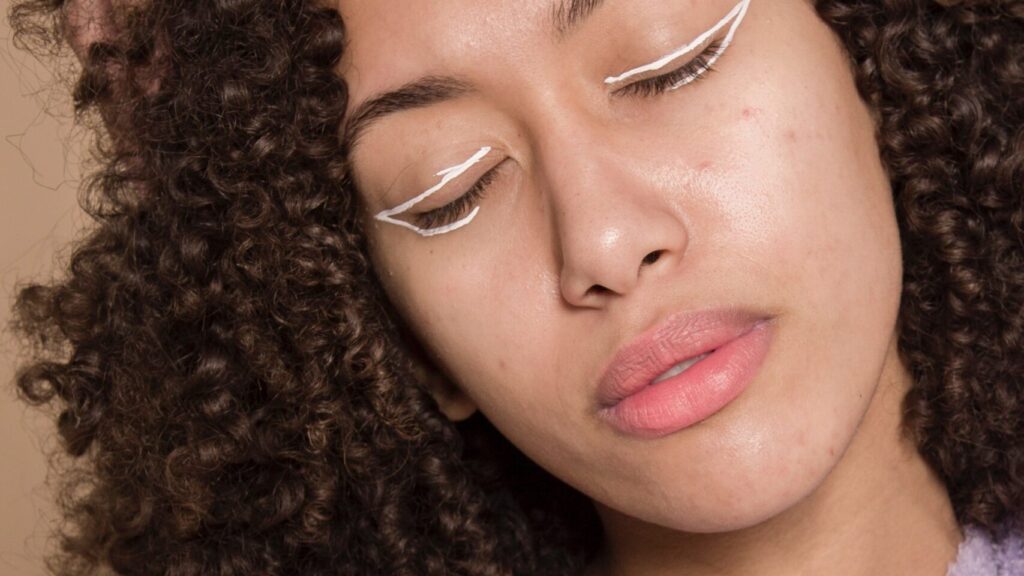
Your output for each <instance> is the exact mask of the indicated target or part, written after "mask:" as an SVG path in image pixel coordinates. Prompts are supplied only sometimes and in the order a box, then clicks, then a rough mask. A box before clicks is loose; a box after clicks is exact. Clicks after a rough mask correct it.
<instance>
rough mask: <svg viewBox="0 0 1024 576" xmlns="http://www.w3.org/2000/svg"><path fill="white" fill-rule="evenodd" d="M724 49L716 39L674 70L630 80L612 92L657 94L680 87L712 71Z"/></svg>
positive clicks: (623, 94)
mask: <svg viewBox="0 0 1024 576" xmlns="http://www.w3.org/2000/svg"><path fill="white" fill-rule="evenodd" d="M724 51H725V47H724V44H723V42H722V41H720V40H716V41H714V42H712V43H711V44H709V45H708V46H707V48H705V49H704V50H703V51H702V52H701V53H700V54H698V55H697V56H696V57H694V58H693V59H691V60H690V61H689V62H687V63H686V64H683V65H682V66H680V67H678V68H676V69H675V70H672V71H671V72H667V73H665V74H660V75H658V76H654V77H653V78H645V79H643V80H637V81H636V82H631V83H630V84H627V85H625V86H623V87H622V88H618V89H616V90H614V91H613V92H612V94H614V95H615V96H624V97H628V96H657V95H658V94H662V93H664V92H668V91H670V90H675V89H677V88H681V87H682V86H685V85H687V84H689V83H690V82H693V81H695V80H700V79H702V78H704V77H706V75H707V73H708V72H713V71H714V68H712V65H713V64H714V63H715V61H716V60H718V58H719V57H721V56H722V54H723V53H724Z"/></svg>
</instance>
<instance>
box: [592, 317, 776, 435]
mask: <svg viewBox="0 0 1024 576" xmlns="http://www.w3.org/2000/svg"><path fill="white" fill-rule="evenodd" d="M771 336H772V332H771V323H770V322H768V321H762V322H760V323H758V324H756V325H754V327H753V328H751V329H750V331H749V332H747V333H745V334H744V335H742V336H740V337H739V338H736V339H735V340H732V341H731V342H729V343H728V344H725V345H724V346H722V347H720V348H718V349H717V350H715V351H714V352H712V353H711V354H710V355H708V356H707V357H706V358H704V359H703V360H701V361H700V362H698V363H696V364H694V365H693V366H691V367H690V368H689V369H688V370H686V371H685V372H683V373H682V374H677V375H675V376H673V377H671V378H669V379H667V380H663V381H661V382H658V383H657V384H651V385H649V386H647V387H646V388H644V389H643V390H640V391H639V392H637V393H635V394H633V395H631V396H627V397H626V398H623V399H622V400H621V401H619V403H618V404H616V405H614V406H610V407H608V408H602V409H601V411H600V414H601V416H602V417H603V418H604V419H605V420H607V421H608V423H609V424H611V426H612V427H613V428H615V429H617V430H619V431H620V432H623V433H625V434H628V435H630V436H639V437H642V438H658V437H661V436H665V435H667V434H671V433H673V432H676V431H679V430H682V429H684V428H688V427H690V426H693V425H694V424H697V423H698V422H700V421H702V420H704V419H706V418H708V417H709V416H711V415H712V414H714V413H716V412H718V411H719V410H721V409H722V408H725V407H726V406H727V405H728V404H729V403H730V402H732V401H733V400H735V399H736V398H737V397H738V396H739V395H740V394H741V393H743V391H744V390H745V389H746V388H747V385H748V384H749V383H750V381H751V380H753V379H754V376H755V375H756V374H757V371H758V369H759V368H760V367H761V364H762V363H763V361H764V357H765V356H766V355H767V353H768V346H769V344H770V343H771Z"/></svg>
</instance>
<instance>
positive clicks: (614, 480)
mask: <svg viewBox="0 0 1024 576" xmlns="http://www.w3.org/2000/svg"><path fill="white" fill-rule="evenodd" d="M734 5H735V3H734V2H732V1H724V0H709V1H706V2H695V1H693V2H670V1H668V0H662V1H656V0H644V1H642V2H627V1H625V0H619V1H616V0H609V1H608V2H607V3H606V4H605V5H604V6H603V7H601V8H600V9H599V10H598V11H597V12H595V13H594V14H593V15H592V16H591V17H590V18H589V19H587V21H586V22H584V23H582V24H581V26H580V27H579V29H578V30H575V31H572V32H571V33H569V34H567V35H566V36H565V37H562V38H559V37H558V36H557V35H554V34H552V32H551V29H550V26H549V24H548V21H549V15H550V12H551V6H552V1H551V0H524V1H522V2H514V3H510V2H477V1H475V0H448V1H445V2H437V3H431V4H430V6H429V7H427V6H425V5H420V4H415V5H411V6H410V5H409V3H407V2H401V1H400V0H360V1H354V2H344V3H341V4H340V9H341V12H342V15H343V17H344V19H345V21H346V27H347V29H348V31H349V34H350V43H349V46H348V49H347V53H346V56H345V59H344V61H343V62H342V65H341V66H340V68H339V72H340V73H341V74H342V75H343V76H344V77H345V78H346V80H348V81H349V83H350V87H351V101H352V103H351V105H352V106H357V105H358V104H359V102H361V101H363V100H365V99H366V98H369V97H370V96H371V95H373V94H375V93H378V92H380V91H382V90H389V89H393V88H396V87H398V86H401V85H403V84H405V83H407V82H409V81H411V80H413V79H415V78H418V77H420V76H423V75H425V74H450V75H456V76H458V77H460V78H464V79H467V80H468V81H469V82H470V83H471V84H472V85H473V86H474V87H475V90H474V91H473V92H471V93H469V94H465V95H462V96H460V97H458V98H457V99H454V100H451V101H446V102H443V103H438V104H434V105H431V106H427V107H422V108H418V109H415V110H410V111H406V112H402V113H400V114H395V115H392V116H390V117H388V118H386V119H383V120H381V121H379V122H378V123H376V124H375V125H374V126H373V128H372V129H370V130H369V131H367V132H366V134H365V135H364V136H363V137H362V138H361V139H360V143H359V145H358V147H357V148H356V149H355V150H354V153H353V156H352V163H353V166H354V171H355V178H356V183H357V186H358V187H359V190H360V193H361V194H362V195H363V199H364V201H365V204H366V205H367V210H368V215H367V229H368V231H369V235H370V241H371V250H372V256H373V259H374V264H375V266H376V268H377V271H378V274H379V276H380V278H381V280H382V283H383V284H384V287H385V289H386V290H387V292H388V295H389V296H390V298H391V300H392V301H393V302H394V304H395V305H396V307H397V308H398V310H399V312H400V313H401V314H402V315H403V316H404V318H405V319H406V320H407V321H408V323H409V325H410V326H411V327H412V329H413V331H414V332H415V334H416V335H417V337H418V338H419V339H420V340H421V342H422V343H423V345H424V347H425V348H426V349H427V350H428V351H429V352H430V354H431V356H432V357H433V358H434V359H435V361H436V362H437V364H438V367H439V368H441V369H442V371H443V372H444V373H445V374H448V375H449V376H450V377H451V379H452V380H453V384H454V386H455V387H456V388H457V389H458V390H459V391H460V393H461V394H460V396H459V397H458V398H457V399H455V400H445V401H444V402H442V408H443V409H445V410H446V412H447V413H448V414H449V416H450V417H453V418H459V417H464V416H465V415H467V414H468V413H469V412H470V411H471V410H473V409H474V408H478V409H479V410H481V411H482V412H483V413H484V414H485V415H486V416H487V417H488V419H490V420H491V421H492V422H493V423H494V424H495V426H496V427H497V428H498V429H499V430H500V431H501V432H502V433H503V434H504V435H506V436H507V437H508V438H509V439H510V440H511V441H512V442H513V443H514V444H515V445H516V446H518V447H519V448H520V449H521V450H522V451H523V452H524V453H525V454H526V455H528V456H529V457H530V458H532V459H534V460H535V461H536V462H538V463H539V464H540V465H541V466H543V467H544V468H546V469H547V470H549V471H550V472H551V473H552V474H554V475H556V476H558V477H559V478H561V479H563V480H564V481H566V482H567V483H569V484H570V485H572V486H574V487H575V488H577V489H578V490H580V491H581V492H583V493H584V494H586V495H587V496H589V497H591V498H592V499H593V500H594V501H595V505H596V506H597V507H598V510H599V512H600V513H601V517H602V521H603V523H604V526H605V532H606V535H607V539H608V541H607V543H606V551H605V553H604V554H603V555H602V558H601V559H600V560H599V562H598V563H596V564H595V565H594V566H593V567H592V570H593V573H595V574H597V573H604V574H617V573H632V574H661V573H671V571H672V570H681V569H687V570H690V572H688V573H691V574H702V573H707V572H709V571H710V570H711V569H712V568H714V569H717V570H718V572H716V573H723V574H724V573H736V574H744V573H757V574H774V573H780V574H781V573H794V571H795V570H805V571H809V572H812V573H813V572H814V571H815V570H819V571H821V570H825V567H827V566H834V565H835V563H836V562H838V563H840V565H842V566H844V567H845V568H848V571H847V572H837V571H836V570H835V569H832V570H831V571H830V572H829V573H832V574H840V573H844V574H881V573H889V572H887V571H892V572H891V573H907V574H912V573H920V574H932V573H934V574H939V570H940V569H941V568H942V567H943V566H945V563H946V562H948V561H949V560H950V559H951V555H952V553H953V552H955V546H956V538H957V537H958V534H957V533H956V532H955V522H954V521H953V519H952V513H951V510H950V508H949V502H948V497H947V496H946V494H945V492H944V489H943V487H942V486H941V485H940V484H939V483H938V482H937V481H936V480H935V478H934V477H933V476H932V475H931V474H930V473H929V472H928V470H927V469H926V467H925V465H924V463H923V462H922V461H921V459H920V457H919V455H917V453H916V452H915V451H913V449H912V448H910V447H908V444H907V442H906V441H905V440H904V439H902V438H900V437H899V435H898V431H897V428H898V422H899V418H898V414H899V401H900V399H901V398H902V394H903V393H904V392H905V390H906V389H907V387H908V386H909V375H908V374H907V373H906V370H905V369H904V367H903V365H902V363H901V361H900V359H899V357H898V354H897V353H896V349H895V343H894V339H893V336H894V333H895V322H896V315H897V310H898V308H899V298H900V288H901V284H900V282H901V273H902V268H901V254H900V244H899V236H898V229H897V225H896V220H895V215H894V212H893V205H892V200H891V190H890V187H889V183H888V180H887V178H886V176H885V174H884V171H883V169H882V167H881V165H880V162H879V159H878V150H877V146H876V144H875V141H874V137H873V124H872V118H871V115H870V113H869V111H868V110H867V108H866V106H865V105H864V104H863V102H861V100H860V99H859V98H858V96H857V92H856V89H855V87H854V85H853V80H852V77H851V76H850V73H849V70H848V68H847V66H846V62H845V60H844V57H843V55H842V53H841V49H840V47H839V45H838V43H837V41H836V40H835V38H833V37H832V35H831V33H830V32H829V30H828V29H827V28H826V26H825V25H824V24H822V23H821V22H820V21H819V20H818V19H817V17H816V15H815V14H814V12H813V8H812V7H811V6H810V5H809V4H808V3H806V2H803V1H802V0H779V1H778V2H761V3H751V5H750V7H749V12H748V13H747V14H746V19H745V22H744V24H743V26H742V27H741V28H740V29H739V31H738V32H737V33H736V35H735V38H734V39H733V43H732V46H731V48H730V50H729V52H728V54H726V55H725V56H723V57H722V58H721V59H720V60H719V62H717V64H716V71H715V72H713V73H712V74H710V75H709V76H708V77H706V78H704V79H702V80H701V81H700V82H693V83H691V84H689V85H687V86H685V87H683V88H681V89H679V90H675V91H669V92H666V93H663V94H659V95H652V96H629V97H618V96H615V95H614V94H611V93H610V89H609V87H608V86H606V85H605V84H604V83H603V79H604V78H606V77H608V76H609V75H612V74H615V73H617V72H618V71H621V70H628V69H630V68H632V67H636V66H638V65H642V64H643V63H645V62H651V61H653V60H655V59H657V58H658V57H659V56H660V55H663V54H666V53H668V52H670V51H671V50H672V49H673V47H677V46H679V45H681V43H683V42H685V41H686V40H687V39H690V38H694V37H696V36H697V35H698V34H700V32H701V31H702V30H707V29H709V28H710V27H711V26H713V25H714V23H715V22H716V21H717V20H718V19H719V18H721V16H722V15H723V14H725V13H727V12H728V11H729V10H730V8H732V7H733V6H734ZM396 142H397V143H401V144H400V145H398V146H396ZM481 146H491V147H492V148H493V152H492V153H491V154H489V155H488V157H487V159H486V161H483V162H481V163H480V164H479V165H478V166H475V167H474V168H473V169H472V170H470V171H468V172H467V174H466V176H465V180H464V181H463V182H461V183H460V184H458V185H456V186H453V187H452V189H451V191H450V194H448V195H446V197H445V198H444V199H443V200H444V201H451V200H453V199H454V198H455V197H456V196H457V195H458V193H459V192H461V191H463V190H465V189H466V188H468V187H469V186H470V185H471V184H472V181H473V180H474V178H479V177H480V176H481V175H482V174H483V173H484V172H486V171H488V170H489V169H491V168H494V167H495V166H497V164H498V163H500V162H503V161H505V160H509V162H507V163H506V165H505V166H502V168H501V170H500V172H499V173H498V174H499V175H498V176H497V177H496V178H495V180H494V181H493V182H492V183H491V185H490V187H489V189H488V192H487V195H486V197H485V198H483V199H482V200H481V201H480V207H481V211H480V212H479V214H478V215H477V217H476V219H475V220H474V222H473V223H472V225H469V226H465V227H464V228H462V229H460V230H458V231H456V232H453V233H451V234H445V235H444V236H443V237H436V238H427V239H425V238H421V237H419V236H417V235H415V234H410V233H409V232H408V231H406V230H402V229H400V228H398V227H395V226H387V225H381V224H380V223H379V222H375V221H373V220H372V218H370V215H372V214H374V213H376V212H378V211H380V210H382V209H386V208H387V206H393V205H395V204H397V203H400V202H402V201H404V200H407V199H408V198H411V197H412V196H414V195H415V194H416V191H417V190H423V189H425V188H426V186H429V182H427V181H426V180H427V179H429V177H430V175H431V174H432V173H433V172H431V170H435V171H436V168H435V166H436V165H437V164H438V162H441V161H442V160H441V159H438V158H437V156H438V154H439V151H445V154H447V155H448V157H459V155H460V153H461V152H464V151H469V150H475V149H478V148H480V147H481ZM464 156H465V155H464V154H463V155H462V157H464ZM424 184H426V185H424ZM721 307H740V308H743V309H748V310H753V311H757V312H760V313H763V314H765V315H767V316H770V317H772V318H773V319H774V322H775V326H774V334H773V339H772V344H771V349H770V350H769V351H768V353H767V356H766V358H765V360H764V364H763V366H762V367H761V369H760V371H759V373H758V375H757V376H756V378H755V379H754V380H753V381H752V382H751V383H750V384H749V386H748V387H747V389H746V390H745V391H744V393H743V395H742V396H740V397H739V398H737V399H736V400H735V401H733V402H732V403H730V404H729V405H728V406H726V407H725V408H724V409H722V410H721V411H720V412H718V413H716V414H714V415H712V416H711V417H709V418H707V419H706V420H704V421H702V422H700V423H699V424H697V425H695V426H692V427H690V428H687V429H685V430H682V431H680V432H678V433H675V434H670V435H667V436H664V437H660V438H656V439H640V438H632V437H627V436H623V435H621V434H618V433H617V432H616V431H615V430H613V429H611V428H610V427H609V426H608V425H607V424H606V423H605V422H604V421H602V419H601V418H599V416H598V414H597V412H596V409H595V406H596V402H595V394H596V387H597V383H598V380H599V378H600V375H601V369H602V368H603V367H604V366H605V364H606V363H607V361H608V359H609V358H610V357H611V356H612V355H613V354H614V353H615V351H616V350H617V349H618V348H620V347H621V346H622V345H623V344H624V343H626V342H628V341H630V340H631V339H632V338H634V337H635V336H636V335H637V334H639V333H641V332H643V331H644V330H646V329H648V328H649V327H651V326H653V325H655V324H657V323H658V322H659V321H660V320H661V319H663V318H665V317H666V316H667V315H669V314H672V313H675V312H679V311H684V310H704V309H711V308H721ZM874 488H877V489H878V491H877V492H873V491H872V490H873V489H874ZM897 488H898V490H897ZM878 522H882V523H883V525H884V526H885V528H884V529H881V530H879V529H877V523H878ZM872 526H876V528H872ZM872 530H874V531H873V532H871V531H872ZM869 532H870V534H871V537H865V536H864V534H867V533H869ZM891 533H899V534H902V535H904V536H901V539H900V540H899V542H898V543H899V544H900V546H901V552H900V554H899V555H898V556H895V555H890V553H892V552H893V550H892V548H891V547H892V546H893V544H894V542H895V540H894V539H893V538H892V536H891ZM907 534H911V535H912V536H906V535H907ZM913 535H916V537H915V536H913ZM780 538H781V541H784V542H785V543H787V544H788V545H789V547H788V548H786V547H782V546H781V545H779V544H778V542H779V541H780ZM907 542H913V543H914V544H912V545H907V544H906V543H907ZM773 543H774V544H773ZM737 546H738V547H739V548H737ZM736 550H742V551H743V552H742V553H735V551H736ZM730 551H731V552H730ZM797 552H798V553H797ZM865 555H867V556H865ZM865 557H868V558H875V560H872V561H871V562H862V561H861V559H863V558H865ZM901 569H905V570H908V571H906V572H897V571H898V570H901ZM702 570H703V571H702ZM872 570H874V572H872ZM911 570H913V571H911ZM787 571H788V572H787Z"/></svg>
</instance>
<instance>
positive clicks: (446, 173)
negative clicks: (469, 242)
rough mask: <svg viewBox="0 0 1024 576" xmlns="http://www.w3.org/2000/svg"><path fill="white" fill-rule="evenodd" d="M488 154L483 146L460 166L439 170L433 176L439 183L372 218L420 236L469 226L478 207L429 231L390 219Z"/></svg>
mask: <svg viewBox="0 0 1024 576" xmlns="http://www.w3.org/2000/svg"><path fill="white" fill-rule="evenodd" d="M490 152H491V147H490V146H484V147H483V148H481V149H480V150H478V151H477V152H476V154H473V156H471V157H470V158H469V159H468V160H466V161H465V162H463V163H462V164H458V165H456V166H452V167H450V168H445V169H444V170H441V171H440V172H438V173H437V174H435V176H441V181H440V182H438V183H437V184H435V185H434V186H431V187H430V188H429V189H428V190H426V191H425V192H423V193H421V194H420V195H418V196H416V197H415V198H412V199H411V200H408V201H406V202H403V203H401V204H399V205H398V206H395V207H394V208H390V209H388V210H382V211H381V212H378V213H377V215H376V216H374V218H376V219H377V220H380V221H382V222H388V223H390V224H396V225H398V226H401V227H403V228H408V229H409V230H412V231H413V232H416V233H417V234H419V235H420V236H434V235H436V234H443V233H445V232H451V231H452V230H456V229H458V228H461V227H463V226H465V225H466V224H469V222H470V220H472V219H473V218H475V217H476V214H477V212H478V211H479V210H480V207H479V206H477V207H476V209H474V210H473V211H472V212H471V213H470V214H469V215H468V216H466V217H465V218H462V219H461V220H459V221H458V222H454V223H452V224H448V225H447V226H441V227H439V228H430V229H424V228H420V227H419V226H416V225H414V224H410V223H409V222H406V221H404V220H399V219H397V218H392V216H394V215H396V214H401V213H403V212H405V211H407V210H409V209H410V208H412V207H413V206H415V205H417V204H419V203H420V202H422V201H424V200H426V199H427V198H429V197H430V196H432V195H433V194H434V193H436V192H437V191H439V190H441V189H442V188H444V187H445V186H447V185H448V183H449V182H451V181H452V180H454V179H455V178H458V177H459V176H461V175H462V174H463V173H465V172H466V171H467V170H469V169H470V168H472V167H473V165H475V164H476V163H478V162H480V161H481V160H483V159H484V157H485V156H487V154H489V153H490Z"/></svg>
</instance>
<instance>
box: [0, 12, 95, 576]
mask: <svg viewBox="0 0 1024 576" xmlns="http://www.w3.org/2000/svg"><path fill="white" fill-rule="evenodd" d="M9 5H10V0H0V12H2V15H3V17H2V18H0V20H2V23H0V325H2V326H6V325H7V322H8V320H9V319H10V306H11V302H12V300H11V299H12V297H13V293H14V288H15V285H16V284H17V283H19V282H27V281H28V280H31V279H36V280H41V279H46V278H49V277H50V275H51V274H52V273H53V271H54V270H59V266H55V262H57V261H58V260H55V259H59V258H60V257H66V255H67V249H66V246H67V244H68V242H69V241H70V240H71V239H72V238H73V237H74V236H75V235H76V234H77V233H80V231H81V230H82V229H83V227H85V226H87V225H88V219H87V218H86V217H85V216H84V215H83V214H82V213H81V212H80V210H79V209H78V204H77V188H78V178H79V171H80V166H81V164H82V158H83V154H82V152H81V150H82V149H83V148H82V146H81V143H82V142H83V141H85V140H86V137H85V135H84V133H83V129H81V128H76V127H75V126H74V123H73V121H72V117H71V106H70V102H69V99H68V97H67V95H66V94H65V92H66V90H61V89H60V87H59V85H56V84H55V81H54V79H53V77H52V76H51V75H50V74H49V73H48V70H49V69H50V68H52V63H47V64H46V65H43V64H41V63H39V62H37V61H36V60H35V59H34V58H32V57H31V56H29V55H27V54H25V53H23V52H21V51H18V50H15V49H14V48H13V46H12V44H11V33H10V28H9V26H8V24H7V18H6V14H7V10H8V8H9ZM65 64H69V63H67V62H65ZM17 353H18V349H17V346H16V345H15V343H14V342H13V341H12V339H11V336H10V335H9V334H8V333H6V331H4V333H2V334H0V576H15V575H18V576H21V575H25V576H39V575H42V574H45V573H46V572H45V570H44V567H43V556H44V553H45V550H46V549H47V546H49V541H50V536H49V534H50V525H51V524H52V523H53V522H54V521H55V520H56V518H57V516H56V514H55V512H54V507H53V506H52V505H51V504H50V500H51V490H50V489H49V488H48V487H47V486H46V485H45V480H46V470H47V467H46V460H45V458H44V457H43V452H44V450H53V449H54V447H55V444H54V439H53V435H52V432H51V430H52V427H51V425H50V418H49V416H47V415H44V414H40V413H39V412H38V411H36V410H31V409H28V408H26V407H25V405H24V404H22V403H21V402H19V401H17V400H16V398H15V394H14V387H13V379H14V370H15V366H16V363H17Z"/></svg>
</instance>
